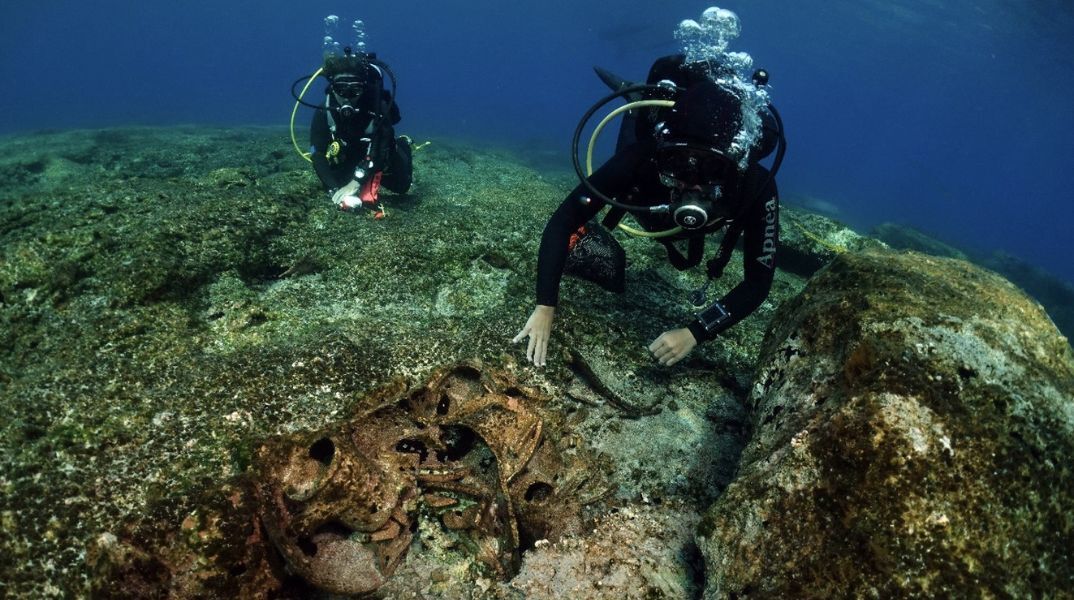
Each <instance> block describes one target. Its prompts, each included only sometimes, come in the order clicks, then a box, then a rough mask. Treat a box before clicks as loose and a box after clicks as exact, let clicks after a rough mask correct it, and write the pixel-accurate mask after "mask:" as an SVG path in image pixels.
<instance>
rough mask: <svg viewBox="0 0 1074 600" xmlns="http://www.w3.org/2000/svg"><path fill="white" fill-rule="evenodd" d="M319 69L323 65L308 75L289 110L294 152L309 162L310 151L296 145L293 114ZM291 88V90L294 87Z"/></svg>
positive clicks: (296, 111)
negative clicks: (307, 79) (292, 107)
mask: <svg viewBox="0 0 1074 600" xmlns="http://www.w3.org/2000/svg"><path fill="white" fill-rule="evenodd" d="M321 71H324V67H321V68H320V69H317V72H316V73H314V74H313V75H310V80H309V81H307V82H306V85H305V86H303V87H302V93H301V94H299V95H298V100H295V108H294V110H292V111H291V143H292V144H294V145H295V152H298V155H299V156H301V157H302V158H304V159H306V160H307V161H309V162H313V159H312V158H310V153H309V152H303V151H302V148H299V147H298V140H297V139H295V115H297V114H298V105H299V104H301V103H302V97H303V96H305V95H306V91H307V90H309V89H310V86H311V85H313V80H314V79H317V76H318V75H320V74H321ZM291 89H292V90H293V89H294V88H291Z"/></svg>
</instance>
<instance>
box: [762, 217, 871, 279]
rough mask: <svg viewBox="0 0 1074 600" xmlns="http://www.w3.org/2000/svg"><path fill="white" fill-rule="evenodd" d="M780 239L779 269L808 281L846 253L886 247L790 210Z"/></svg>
mask: <svg viewBox="0 0 1074 600" xmlns="http://www.w3.org/2000/svg"><path fill="white" fill-rule="evenodd" d="M779 238H780V240H779V241H780V247H779V254H778V255H777V259H776V261H777V262H776V264H777V266H778V267H779V268H780V269H783V270H785V271H790V272H791V273H795V274H797V275H802V276H805V277H808V276H810V275H812V274H813V273H816V272H817V270H818V269H820V268H821V267H823V266H824V265H826V264H828V263H829V262H831V260H832V259H834V258H835V257H836V256H839V255H840V254H842V253H843V252H848V251H852V250H861V249H863V248H866V247H878V246H881V245H882V244H879V243H877V241H876V240H872V239H869V238H867V237H865V236H863V235H861V234H859V233H857V232H855V231H854V230H853V229H850V228H849V227H847V226H846V225H843V224H842V223H840V222H838V221H835V220H833V219H830V218H828V217H825V216H823V215H820V214H816V213H813V212H809V211H805V210H800V209H796V208H792V207H789V206H783V207H781V208H780V228H779Z"/></svg>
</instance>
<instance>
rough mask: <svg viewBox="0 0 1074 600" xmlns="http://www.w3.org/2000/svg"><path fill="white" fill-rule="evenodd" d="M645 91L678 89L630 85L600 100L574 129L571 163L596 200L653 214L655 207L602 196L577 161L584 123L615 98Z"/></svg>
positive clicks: (628, 209)
mask: <svg viewBox="0 0 1074 600" xmlns="http://www.w3.org/2000/svg"><path fill="white" fill-rule="evenodd" d="M645 90H661V91H665V92H668V91H677V90H678V88H674V89H672V88H669V87H667V86H662V85H655V84H640V85H632V86H630V87H626V88H623V89H621V90H619V91H618V92H613V93H611V94H609V95H607V96H605V97H604V98H601V99H600V100H599V101H597V103H596V104H594V105H593V106H592V107H591V108H590V109H589V110H588V111H586V113H585V115H584V116H582V120H581V121H580V122H579V123H578V127H577V128H575V130H574V137H573V138H572V139H571V161H572V162H573V163H574V172H575V174H576V175H578V179H579V180H580V181H581V182H582V185H584V186H585V187H586V189H587V190H589V193H590V194H592V195H593V196H595V197H597V198H598V199H600V200H603V201H604V202H606V203H607V204H610V205H612V206H614V207H616V208H621V209H623V210H626V211H630V212H642V213H648V212H653V209H654V208H656V207H650V206H634V205H630V204H623V203H622V202H619V201H618V200H614V199H612V198H610V197H608V196H606V195H604V194H603V193H602V192H601V191H600V190H598V189H597V188H596V186H594V185H593V184H592V183H590V181H589V177H588V176H586V174H585V172H584V171H582V164H581V162H580V161H579V160H578V142H579V140H581V138H582V131H583V130H584V129H585V126H586V123H588V122H589V119H591V118H593V115H594V114H595V113H596V112H597V111H598V110H600V109H601V108H604V105H605V104H607V103H609V102H611V101H612V100H615V99H616V98H619V97H621V96H626V95H627V94H633V93H636V92H642V91H645Z"/></svg>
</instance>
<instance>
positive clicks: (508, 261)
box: [0, 127, 802, 597]
mask: <svg viewBox="0 0 1074 600" xmlns="http://www.w3.org/2000/svg"><path fill="white" fill-rule="evenodd" d="M0 143H2V144H3V146H4V148H5V150H6V152H5V153H3V157H4V158H0V174H5V175H7V176H8V177H7V178H6V180H5V188H4V190H3V196H2V197H0V244H2V251H0V342H2V344H0V346H2V347H0V356H2V361H0V408H2V409H3V410H4V411H6V412H8V413H9V414H10V415H11V417H10V418H8V419H5V420H3V421H2V424H0V434H2V436H3V439H4V440H5V441H4V447H3V459H2V463H0V492H2V494H3V496H2V497H3V508H2V509H0V524H2V528H0V546H2V547H3V548H4V549H5V550H6V551H5V552H4V553H3V556H2V557H0V573H2V574H3V577H0V579H2V580H3V581H4V582H5V585H6V588H5V590H4V593H5V595H11V596H16V597H17V596H24V597H44V596H57V595H81V594H83V593H85V587H84V586H85V581H86V577H87V572H86V568H85V565H84V564H83V562H84V561H83V559H82V555H83V554H84V552H85V548H86V547H87V544H88V543H89V542H90V541H92V540H94V539H96V538H97V537H98V536H100V535H102V534H104V533H105V532H108V531H110V530H112V529H113V528H114V527H115V526H116V524H117V523H121V522H123V521H125V520H127V519H130V518H134V517H137V516H140V515H144V514H145V512H146V511H147V510H152V511H153V515H154V518H159V519H160V520H161V522H162V523H169V522H178V521H176V519H178V520H179V521H181V520H182V518H183V516H184V515H186V514H187V513H188V512H189V510H190V509H191V506H193V505H195V504H197V502H199V500H197V499H198V498H199V497H200V495H199V494H200V491H201V490H204V489H206V488H207V487H209V486H211V485H214V484H218V483H219V482H222V481H226V480H228V478H230V477H234V476H236V475H238V474H240V473H242V472H243V470H244V469H245V468H246V467H247V466H248V464H249V461H250V452H251V448H252V447H253V446H254V445H255V444H256V443H257V441H259V440H262V439H264V438H265V437H267V436H270V435H273V434H276V433H281V432H289V431H298V430H308V429H315V428H318V427H322V426H324V425H325V424H328V423H332V422H335V421H338V420H340V419H343V418H345V417H346V416H349V415H351V414H353V413H354V412H355V411H356V410H358V408H359V406H360V404H361V403H362V401H363V398H365V396H366V394H368V393H369V392H370V391H371V390H374V389H377V388H379V387H381V386H382V385H384V384H386V383H387V382H389V381H392V380H395V379H397V378H403V379H406V380H410V381H414V380H417V379H419V378H421V377H423V376H425V375H427V374H428V373H429V372H431V371H432V370H433V369H434V368H436V367H438V366H440V365H442V364H447V363H454V362H459V361H461V360H473V359H479V360H483V361H485V362H486V363H488V364H490V365H493V366H503V367H507V368H510V369H512V370H514V371H517V372H518V373H519V374H520V375H521V376H522V377H524V378H526V379H527V380H529V381H530V382H531V383H533V384H535V385H538V386H541V387H542V388H544V389H546V390H548V391H550V392H552V395H553V396H554V397H556V398H557V400H556V402H557V403H558V404H557V406H558V407H559V408H560V410H563V412H564V413H565V414H573V415H574V416H575V417H577V418H578V420H577V423H576V426H577V427H578V428H579V430H581V431H585V432H587V434H586V435H588V436H590V440H589V441H590V443H591V444H593V445H596V446H600V445H601V444H604V443H607V444H614V445H615V446H616V448H615V449H616V452H617V453H618V454H619V455H621V456H629V455H631V454H643V452H644V451H643V448H644V446H645V440H644V437H642V438H637V436H634V437H629V436H623V435H617V434H616V433H615V432H614V431H611V430H610V429H609V430H606V428H605V426H606V424H609V423H615V422H616V417H617V416H618V411H617V410H616V409H614V407H609V406H607V405H605V404H603V403H601V402H600V401H599V400H598V403H597V405H595V406H590V407H587V410H586V411H584V412H579V411H577V408H578V407H579V406H581V405H579V404H578V403H577V402H575V401H573V400H571V399H570V398H569V396H568V394H567V393H566V392H565V390H566V389H567V388H568V387H569V386H570V385H571V384H572V382H574V381H575V378H576V377H575V375H574V373H573V372H572V371H571V369H570V368H569V364H570V349H571V348H575V347H585V348H606V349H607V360H606V363H605V364H604V366H603V367H602V368H603V369H604V370H603V371H602V372H601V373H600V377H602V378H604V379H607V380H614V379H616V378H618V377H620V376H621V375H622V373H623V372H626V371H636V372H637V376H639V377H641V378H643V379H644V380H645V382H646V389H647V390H649V391H648V392H647V394H648V395H649V397H650V398H652V399H653V400H652V401H653V402H656V403H657V408H659V407H660V406H662V405H664V404H669V403H675V405H676V411H675V414H677V415H680V416H679V417H677V419H681V420H682V424H679V423H678V422H677V421H676V419H671V420H670V421H669V422H668V423H667V424H666V426H667V427H668V428H669V429H668V431H686V432H696V431H697V426H696V424H697V422H698V420H699V419H700V421H701V422H705V419H706V416H705V415H706V414H709V413H712V414H723V413H729V414H730V413H734V412H735V411H733V410H730V409H727V410H725V409H722V408H718V407H717V408H715V409H714V408H713V403H714V402H715V403H717V405H718V406H722V405H725V404H728V403H730V404H732V405H733V404H736V403H737V402H738V400H737V398H739V397H741V396H742V395H743V390H744V389H745V387H746V382H747V381H748V377H749V375H748V373H749V371H750V369H751V361H752V360H753V358H754V357H755V356H756V349H757V345H758V344H759V342H760V339H761V336H762V333H763V329H764V325H765V322H766V320H767V319H768V318H770V317H771V314H772V312H773V310H774V308H775V306H777V305H778V303H779V299H780V298H783V297H786V296H789V295H791V294H793V293H794V292H796V291H797V289H799V288H800V287H801V284H802V283H801V280H800V279H799V278H797V277H794V276H789V275H784V274H780V275H779V276H778V278H777V282H776V284H775V286H774V293H773V296H772V298H771V299H770V300H769V301H768V302H766V304H765V306H764V307H762V309H761V310H760V311H758V314H757V316H755V317H754V318H752V319H751V320H750V321H748V322H747V323H743V324H742V325H740V326H739V327H736V328H735V329H734V330H732V332H729V333H728V335H727V336H726V337H725V339H724V340H722V343H720V344H710V345H706V346H705V347H702V348H699V349H698V350H697V351H695V352H694V354H692V355H691V357H690V360H689V361H686V364H684V365H683V366H682V367H679V368H677V369H673V370H669V371H662V370H660V369H657V368H655V367H652V366H651V358H650V357H649V356H648V354H647V352H646V351H645V346H646V345H647V344H648V343H649V341H651V340H652V339H653V338H655V337H656V336H657V335H659V333H660V332H661V331H663V330H664V329H670V328H672V327H678V326H681V325H683V324H685V323H686V322H688V321H689V319H690V318H691V315H692V313H691V310H692V308H691V307H690V306H689V305H688V304H686V303H685V302H684V291H685V290H687V289H691V288H693V287H696V286H698V285H700V283H701V282H702V281H701V279H700V276H699V275H697V274H680V273H676V272H674V271H672V270H671V269H670V268H669V267H667V265H666V260H665V259H664V257H663V250H662V249H661V248H659V247H658V246H656V245H653V244H651V243H646V242H645V241H644V240H627V241H625V245H626V246H627V249H628V255H629V256H630V257H631V260H632V261H633V264H632V266H631V267H630V270H629V274H628V282H629V283H628V287H629V291H628V293H627V294H625V295H623V296H616V295H613V294H608V293H606V292H604V291H602V290H599V289H597V288H595V287H594V286H592V285H590V284H588V283H583V282H578V281H573V280H567V281H565V282H564V286H563V299H564V302H563V306H562V307H561V309H560V311H559V315H558V317H557V327H556V332H555V334H554V336H553V345H552V347H551V354H550V360H549V362H550V366H549V368H548V369H547V370H542V371H538V370H533V369H531V368H527V367H524V366H520V365H519V364H518V363H519V359H520V358H521V354H522V350H523V347H522V345H516V346H511V345H510V343H509V340H510V339H511V338H512V337H513V336H514V335H515V333H517V331H518V329H519V328H521V326H522V324H523V323H524V322H525V319H526V317H527V316H528V314H529V311H530V310H532V302H533V300H532V298H533V276H534V272H535V268H536V251H537V246H538V244H539V239H540V232H541V230H542V228H543V226H544V222H545V220H546V219H547V216H548V215H549V214H550V213H551V212H552V210H553V209H554V208H555V206H557V205H558V203H559V202H560V201H561V199H562V197H563V195H564V194H565V192H566V191H567V190H568V189H569V187H570V186H573V185H574V183H573V181H572V178H571V177H570V175H569V173H566V172H555V173H541V172H537V171H534V170H533V169H530V168H527V167H524V166H521V164H520V162H519V161H518V160H517V159H516V158H514V157H513V156H512V155H510V154H508V153H505V152H501V151H497V150H495V149H487V148H485V149H481V148H471V147H463V146H459V145H457V144H453V143H452V142H450V141H447V140H436V141H435V142H434V143H433V144H432V145H430V146H428V147H427V148H425V149H423V150H421V151H420V152H418V153H417V155H416V158H415V172H416V181H415V184H414V187H413V189H412V190H411V192H410V193H409V194H408V195H405V196H388V197H387V198H386V200H387V202H386V204H387V207H388V217H387V218H386V219H384V220H381V221H374V220H371V219H369V218H367V217H366V216H364V215H355V214H350V213H341V212H340V211H338V210H337V209H336V208H335V207H334V206H332V205H331V204H330V203H329V202H328V199H327V198H326V197H325V195H324V194H323V192H322V191H321V190H320V186H319V183H318V182H317V181H316V179H315V177H314V175H313V174H312V171H311V169H309V167H308V165H307V164H306V163H304V162H303V161H301V160H300V159H298V157H297V156H295V155H294V154H293V153H291V152H290V147H289V144H288V140H287V137H286V132H285V131H282V130H279V129H271V128H244V129H200V128H191V127H182V128H171V129H166V130H160V129H123V130H103V131H76V132H64V133H47V134H40V135H34V136H22V137H13V138H9V139H5V140H2V141H0ZM740 278H741V265H740V262H739V261H737V260H736V261H733V262H732V264H731V265H730V266H729V268H728V274H727V276H726V277H725V279H724V280H722V281H720V282H718V285H719V287H720V289H719V290H718V291H726V290H727V289H729V288H730V286H732V285H734V283H735V282H737V281H738V280H739V279H740ZM642 316H645V317H646V318H639V317H642ZM635 365H637V368H636V367H635ZM669 373H670V375H669ZM713 374H715V375H713ZM650 379H651V380H652V381H649V380H650ZM727 385H731V386H732V388H733V389H731V391H730V392H729V391H728V388H727V387H726V386H727ZM627 392H628V393H629V389H628V390H627ZM713 411H714V412H713ZM684 424H685V425H684ZM684 427H685V429H683V428H684ZM697 435H699V436H700V437H699V438H698V439H702V438H706V437H708V436H709V434H708V433H706V432H701V433H697ZM691 440H693V438H684V439H682V440H680V444H683V445H689V444H691V443H692V442H691ZM721 443H722V444H724V446H721V448H725V450H726V455H725V453H724V452H723V451H721V452H720V454H721V456H720V460H722V461H723V463H722V464H723V465H724V466H723V467H721V468H722V469H723V472H724V473H725V474H724V475H721V476H719V477H717V478H716V481H723V482H726V479H727V475H726V472H728V471H729V469H730V466H729V465H731V464H733V461H734V458H735V456H736V453H737V448H739V447H741V444H742V433H741V432H739V431H734V432H732V433H731V434H729V436H728V437H727V438H726V440H725V441H724V442H721ZM667 452H668V453H669V455H671V456H676V457H680V459H682V457H685V459H690V458H691V457H690V455H689V453H683V452H680V451H678V450H676V449H674V448H669V449H668V450H667ZM706 456H709V455H708V454H706ZM631 468H633V467H631ZM706 469H707V467H706V466H704V465H692V466H689V467H684V468H683V469H681V471H682V473H676V474H675V477H676V479H675V480H671V479H670V477H671V476H670V475H667V477H665V479H661V477H664V476H665V474H663V473H660V472H659V470H656V469H653V468H651V466H646V468H644V469H642V470H641V471H639V473H642V478H643V479H644V480H643V481H634V482H631V483H630V484H629V485H628V486H627V488H628V489H629V490H631V491H630V492H628V493H630V494H634V495H637V494H641V493H645V494H649V495H652V496H665V497H671V496H676V495H678V496H680V497H692V498H693V499H692V500H691V501H692V502H694V503H695V504H696V506H698V507H699V508H700V506H702V505H703V503H704V502H707V499H709V498H711V497H712V495H713V494H714V493H715V492H714V490H713V489H712V488H711V485H724V484H725V483H724V484H713V483H712V481H713V480H712V479H711V475H709V474H708V473H707V472H706ZM683 473H685V475H683ZM683 477H685V478H686V479H685V480H684V479H683ZM624 480H625V477H624ZM703 482H709V483H703Z"/></svg>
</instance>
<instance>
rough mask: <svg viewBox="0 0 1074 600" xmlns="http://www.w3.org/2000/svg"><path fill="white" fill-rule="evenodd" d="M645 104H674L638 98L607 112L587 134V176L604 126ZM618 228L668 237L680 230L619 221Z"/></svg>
mask: <svg viewBox="0 0 1074 600" xmlns="http://www.w3.org/2000/svg"><path fill="white" fill-rule="evenodd" d="M646 106H659V107H662V108H671V107H672V106H675V102H673V101H671V100H638V101H635V102H631V103H629V104H624V105H623V106H620V107H619V108H617V109H615V110H613V111H612V112H610V113H608V116H606V117H604V118H603V119H601V121H600V123H599V124H597V128H596V129H594V130H593V135H591V136H589V148H588V149H587V150H586V154H585V169H586V176H587V177H588V176H590V175H592V174H593V148H594V147H595V146H596V145H597V138H598V137H600V134H601V132H602V131H604V126H605V125H607V124H608V123H609V122H610V121H611V120H612V119H614V118H615V117H618V116H619V115H621V114H622V113H624V112H626V111H628V110H633V109H635V108H645V107H646ZM619 229H622V230H623V231H625V232H627V233H629V234H630V235H633V236H637V237H647V238H662V237H668V236H672V235H675V234H676V233H679V232H680V231H682V227H679V226H675V227H673V228H671V229H666V230H664V231H645V230H644V229H635V228H633V227H630V226H627V225H624V224H622V223H619Z"/></svg>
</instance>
